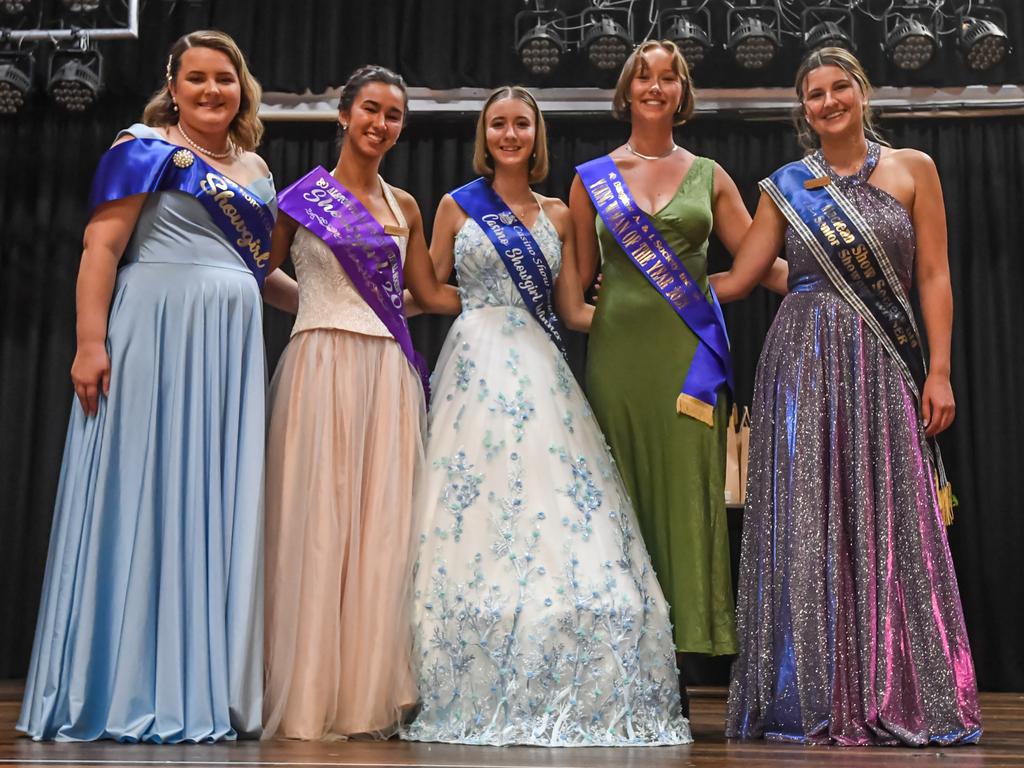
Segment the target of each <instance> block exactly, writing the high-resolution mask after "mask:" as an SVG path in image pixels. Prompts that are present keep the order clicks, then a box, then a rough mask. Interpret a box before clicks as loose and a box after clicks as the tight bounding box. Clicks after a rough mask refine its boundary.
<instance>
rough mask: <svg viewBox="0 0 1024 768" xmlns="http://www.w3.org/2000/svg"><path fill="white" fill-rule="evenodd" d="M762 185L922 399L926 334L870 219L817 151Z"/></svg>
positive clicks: (935, 454)
mask: <svg viewBox="0 0 1024 768" xmlns="http://www.w3.org/2000/svg"><path fill="white" fill-rule="evenodd" d="M872 149H873V151H876V152H877V148H872ZM869 157H870V155H869ZM760 187H761V189H762V190H763V191H764V192H765V193H766V194H767V195H768V196H769V197H771V199H772V201H773V202H774V203H775V205H776V206H778V208H779V210H780V211H782V214H783V215H784V216H785V217H786V220H787V221H788V222H789V224H790V226H791V227H792V228H793V231H794V232H796V234H797V235H798V236H799V237H800V239H801V241H802V242H803V243H804V245H806V246H807V248H808V250H810V252H811V253H812V254H814V257H815V259H816V260H817V262H818V265H819V266H820V267H821V270H822V271H823V272H824V273H825V276H826V277H828V279H829V282H831V283H832V285H833V287H834V288H835V289H836V291H837V292H838V293H839V295H840V296H842V297H843V299H845V300H846V302H847V303H848V304H849V305H850V306H851V307H853V309H854V310H855V311H856V312H857V314H858V315H860V317H861V319H862V320H863V321H864V324H865V325H866V326H867V327H868V328H869V329H870V330H871V332H872V333H873V334H874V335H875V337H876V338H877V339H878V340H879V341H880V342H881V344H882V347H883V348H884V349H885V350H886V352H887V353H888V354H889V356H890V358H891V359H892V360H893V361H894V362H895V363H896V367H897V368H898V370H899V371H900V374H901V375H902V376H903V379H904V380H905V381H906V383H907V386H908V387H909V388H910V390H911V392H913V393H914V396H915V397H916V398H917V400H918V402H920V399H921V392H922V390H923V388H924V381H925V378H926V376H927V375H928V368H927V365H926V363H925V359H924V350H923V348H922V344H921V335H920V333H919V332H918V328H917V322H916V320H915V319H914V312H913V310H912V309H911V306H910V299H909V297H908V296H907V293H906V291H905V290H904V288H903V284H902V283H901V282H900V280H899V277H898V276H897V275H896V270H895V269H894V268H893V266H892V262H890V261H889V256H888V255H887V254H886V252H885V247H884V246H883V245H882V243H881V241H879V239H878V236H877V235H876V234H875V232H874V230H873V229H872V228H871V226H870V225H869V224H868V222H867V220H866V219H865V218H864V217H863V216H862V215H861V213H860V211H858V210H857V208H856V206H854V205H853V203H852V202H851V201H850V200H849V198H847V197H846V195H845V194H844V193H843V191H842V190H841V189H840V188H839V187H838V186H837V185H835V184H832V183H831V179H830V177H829V175H828V169H827V168H826V167H825V166H824V165H823V164H822V163H821V161H819V160H818V158H817V157H815V156H814V155H810V156H808V157H805V158H804V159H803V160H798V161H796V162H793V163H790V164H788V165H785V166H783V167H782V168H780V169H779V170H777V171H776V172H775V173H773V174H772V175H771V176H770V177H769V178H767V179H764V180H763V181H761V183H760ZM931 453H932V460H933V463H934V466H935V471H936V475H937V485H938V490H939V503H940V506H941V507H942V509H943V515H944V517H947V518H948V519H951V517H952V504H953V502H952V492H951V491H950V490H949V484H948V482H947V480H946V473H945V469H944V467H943V465H942V456H941V453H940V452H939V446H938V443H937V442H935V441H934V440H933V441H931ZM944 497H945V498H944Z"/></svg>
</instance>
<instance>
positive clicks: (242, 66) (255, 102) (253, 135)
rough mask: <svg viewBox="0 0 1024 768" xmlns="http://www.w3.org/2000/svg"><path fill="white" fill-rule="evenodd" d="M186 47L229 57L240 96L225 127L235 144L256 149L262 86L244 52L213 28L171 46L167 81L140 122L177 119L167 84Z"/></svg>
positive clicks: (178, 67)
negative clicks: (230, 119)
mask: <svg viewBox="0 0 1024 768" xmlns="http://www.w3.org/2000/svg"><path fill="white" fill-rule="evenodd" d="M189 48H210V49H212V50H214V51H220V52H221V53H223V54H224V55H225V56H227V57H228V59H230V60H231V64H232V65H233V66H234V68H235V72H236V73H237V74H238V83H239V86H240V87H241V91H242V98H241V101H240V102H239V105H238V114H236V115H235V117H234V119H233V120H232V121H231V125H229V126H228V135H229V136H230V137H231V140H232V141H233V142H234V143H235V146H237V147H239V148H241V149H244V150H247V151H250V152H251V151H252V150H254V149H256V147H258V146H259V144H260V139H262V138H263V122H262V121H261V120H260V118H259V110H260V100H261V99H262V97H263V89H262V88H260V84H259V82H257V80H256V78H255V77H253V76H252V73H251V72H250V71H249V67H248V66H247V65H246V63H245V55H244V54H243V53H242V50H241V49H240V48H239V47H238V44H237V43H236V42H235V41H234V40H233V39H232V38H231V36H230V35H227V34H225V33H224V32H220V31H218V30H215V29H201V30H198V31H196V32H189V33H188V34H187V35H182V36H181V37H179V38H178V40H177V42H175V43H174V45H172V46H171V50H170V55H169V56H168V57H167V73H166V78H167V80H166V82H165V83H164V84H163V85H162V86H161V87H160V88H159V89H158V90H157V91H156V92H155V93H154V94H153V96H152V97H151V98H150V99H149V103H148V104H146V108H145V110H143V112H142V122H144V123H145V124H146V125H149V126H154V127H156V126H165V125H174V124H175V123H177V122H178V113H177V112H176V111H175V110H174V100H173V99H172V98H171V91H170V85H171V83H173V82H174V81H175V80H176V79H177V77H178V72H179V71H180V70H181V57H182V55H183V54H184V53H185V51H187V50H188V49H189Z"/></svg>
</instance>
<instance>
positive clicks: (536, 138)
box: [473, 85, 548, 184]
mask: <svg viewBox="0 0 1024 768" xmlns="http://www.w3.org/2000/svg"><path fill="white" fill-rule="evenodd" d="M502 99H518V100H519V101H521V102H523V103H524V104H526V105H527V106H529V107H530V109H531V110H533V120H534V124H535V125H536V128H537V129H536V131H534V134H533V152H532V153H531V154H530V175H529V177H528V179H529V182H530V183H531V184H536V183H537V182H538V181H543V180H544V179H546V178H547V176H548V129H547V126H546V125H545V124H544V113H543V112H541V111H540V105H539V104H537V100H536V99H535V98H534V97H533V94H532V93H530V92H529V91H528V90H526V89H525V88H523V86H521V85H503V86H501V87H500V88H495V89H494V90H493V91H491V93H490V95H489V96H488V97H487V101H485V102H484V106H483V109H481V110H480V117H478V118H477V120H476V141H474V143H473V170H474V171H476V172H477V173H479V174H480V175H481V176H483V177H484V178H487V179H493V178H494V158H493V157H491V153H490V152H488V151H487V110H488V109H490V108H491V105H492V104H494V102H496V101H501V100H502Z"/></svg>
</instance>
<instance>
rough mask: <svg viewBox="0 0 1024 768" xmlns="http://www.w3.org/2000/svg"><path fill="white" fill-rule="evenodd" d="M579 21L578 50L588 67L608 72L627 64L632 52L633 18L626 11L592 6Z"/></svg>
mask: <svg viewBox="0 0 1024 768" xmlns="http://www.w3.org/2000/svg"><path fill="white" fill-rule="evenodd" d="M580 22H581V24H582V25H583V40H582V42H581V43H580V48H581V49H582V50H583V52H584V53H586V55H587V59H588V60H589V61H590V63H591V64H593V65H594V66H595V67H597V68H598V69H600V70H604V71H610V70H615V69H618V68H619V67H621V66H622V65H623V64H625V63H626V59H627V58H628V57H629V54H630V53H632V52H633V18H632V16H631V15H630V12H629V9H628V8H617V7H612V6H592V7H590V8H587V9H586V10H584V11H583V13H582V14H581V15H580Z"/></svg>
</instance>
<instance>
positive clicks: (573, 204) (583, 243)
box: [569, 174, 601, 291]
mask: <svg viewBox="0 0 1024 768" xmlns="http://www.w3.org/2000/svg"><path fill="white" fill-rule="evenodd" d="M569 213H570V215H571V217H572V224H573V235H574V238H573V239H574V242H575V254H576V272H577V277H578V279H579V281H580V291H586V290H587V288H589V287H590V284H591V283H593V282H594V275H595V274H596V273H597V265H598V261H599V259H600V255H601V253H600V250H599V248H600V246H599V245H598V242H597V230H596V229H595V228H594V219H595V217H596V216H597V211H596V210H594V203H593V202H592V201H591V200H590V195H588V194H587V190H586V189H584V187H583V182H582V181H581V180H580V177H579V175H578V174H577V176H576V177H575V178H574V179H573V180H572V187H571V188H570V189H569Z"/></svg>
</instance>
